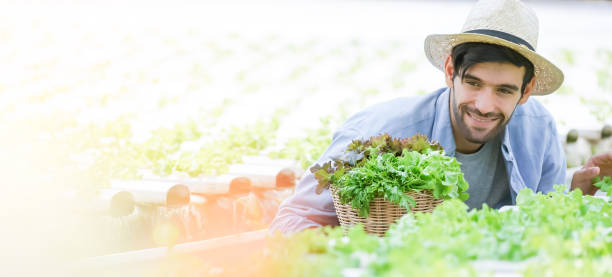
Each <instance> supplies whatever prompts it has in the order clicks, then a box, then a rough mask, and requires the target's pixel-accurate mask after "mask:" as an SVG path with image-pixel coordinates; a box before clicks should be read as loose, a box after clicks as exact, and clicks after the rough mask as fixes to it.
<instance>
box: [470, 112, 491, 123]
mask: <svg viewBox="0 0 612 277" xmlns="http://www.w3.org/2000/svg"><path fill="white" fill-rule="evenodd" d="M470 116H471V117H472V118H473V119H474V120H476V121H478V122H489V121H493V119H481V118H479V117H477V116H474V115H473V114H471V113H470Z"/></svg>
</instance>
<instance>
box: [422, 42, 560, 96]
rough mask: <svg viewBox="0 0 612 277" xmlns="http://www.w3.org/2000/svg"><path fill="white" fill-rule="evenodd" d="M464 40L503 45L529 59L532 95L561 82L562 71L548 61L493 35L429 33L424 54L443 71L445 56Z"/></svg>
mask: <svg viewBox="0 0 612 277" xmlns="http://www.w3.org/2000/svg"><path fill="white" fill-rule="evenodd" d="M466 42H482V43H490V44H497V45H501V46H505V47H508V48H510V49H512V50H514V51H516V52H518V53H519V54H521V55H523V56H524V57H525V58H527V59H528V60H529V61H531V63H533V66H534V74H535V77H536V81H535V85H534V88H533V91H532V95H546V94H550V93H553V92H554V91H556V90H557V89H558V88H559V87H560V86H561V84H562V83H563V72H561V70H560V69H559V68H558V67H557V66H555V65H554V64H552V63H551V62H550V61H548V60H547V59H545V58H544V57H542V56H540V55H539V54H538V53H536V52H534V51H531V50H530V49H529V48H527V46H524V45H519V44H516V43H513V42H510V41H507V40H504V39H501V38H498V37H494V36H489V35H483V34H473V33H461V34H439V35H429V36H427V38H426V39H425V55H426V56H427V59H429V62H431V64H433V65H434V66H435V67H437V68H438V69H440V70H442V71H444V62H445V61H446V57H448V55H450V53H451V50H452V49H453V47H455V46H456V45H459V44H461V43H466Z"/></svg>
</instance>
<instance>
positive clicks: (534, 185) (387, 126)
mask: <svg viewBox="0 0 612 277" xmlns="http://www.w3.org/2000/svg"><path fill="white" fill-rule="evenodd" d="M449 94H450V90H449V89H448V88H443V89H440V90H437V91H435V92H433V93H430V94H428V95H424V96H420V97H406V98H397V99H393V100H390V101H387V102H383V103H379V104H375V105H373V106H371V107H369V108H366V109H365V110H363V111H361V112H358V113H357V114H355V115H353V116H352V117H351V118H349V119H348V120H347V121H346V122H345V123H344V124H343V125H342V126H341V127H340V128H339V129H338V130H337V131H336V132H335V133H334V135H333V139H332V143H331V145H330V146H329V147H328V148H327V150H326V151H325V152H324V153H323V155H322V156H321V158H320V159H319V160H318V161H317V163H323V162H326V161H329V160H330V159H331V158H332V157H335V156H336V155H339V154H340V153H342V151H344V149H345V148H346V146H347V145H348V144H349V143H350V142H351V141H352V140H354V139H367V138H369V137H371V136H376V135H380V134H383V133H388V134H389V135H391V136H393V137H401V138H404V137H410V136H413V135H415V134H417V133H421V134H425V135H427V137H428V138H430V139H432V140H435V141H438V142H439V143H440V144H441V145H442V147H444V150H445V152H446V155H448V156H454V155H455V139H454V137H453V132H452V128H451V122H450V110H449ZM500 150H501V153H502V155H503V157H504V160H505V166H506V172H507V173H508V174H507V175H508V179H509V180H508V181H509V182H508V183H509V184H510V188H511V190H510V191H511V195H512V202H513V203H515V201H516V195H517V193H518V192H519V191H520V190H521V189H523V188H525V187H527V188H530V189H531V190H533V191H535V192H543V193H546V192H549V191H552V190H553V185H554V184H563V183H564V182H565V168H566V164H565V155H564V153H563V150H562V147H561V143H560V140H559V138H558V134H557V130H556V127H555V121H554V119H553V117H552V116H551V115H550V113H549V112H548V111H547V110H546V109H545V108H544V106H542V104H540V103H539V102H538V101H536V100H535V99H533V97H532V98H530V99H529V101H527V102H526V103H525V104H523V105H519V106H518V107H517V108H516V110H515V111H514V115H513V116H512V118H511V120H510V122H509V123H508V124H507V125H506V130H505V134H504V138H503V141H502V144H501V149H500ZM316 186H317V181H316V180H315V178H314V176H313V175H312V174H311V173H310V171H309V170H308V171H306V173H305V174H304V176H302V179H301V180H300V181H299V182H298V184H297V185H296V188H295V194H294V195H293V196H291V197H290V198H288V199H286V200H285V201H284V202H283V203H282V204H281V206H280V208H279V210H278V213H277V214H276V217H275V218H274V220H273V222H272V224H271V226H270V230H271V231H274V230H279V231H281V232H283V233H290V232H296V231H300V230H302V229H305V228H309V227H318V226H322V225H338V218H337V216H336V211H335V209H334V204H333V202H332V198H331V195H330V192H329V190H324V191H323V192H322V193H321V194H317V193H316V192H315V189H316Z"/></svg>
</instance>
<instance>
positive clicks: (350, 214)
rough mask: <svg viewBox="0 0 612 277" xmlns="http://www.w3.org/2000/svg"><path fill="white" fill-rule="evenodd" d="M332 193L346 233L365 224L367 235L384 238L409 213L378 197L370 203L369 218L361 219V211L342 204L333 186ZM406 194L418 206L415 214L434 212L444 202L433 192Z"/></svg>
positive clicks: (414, 208)
mask: <svg viewBox="0 0 612 277" xmlns="http://www.w3.org/2000/svg"><path fill="white" fill-rule="evenodd" d="M330 191H331V194H332V198H333V199H334V207H335V208H336V214H337V215H338V219H339V221H340V225H341V226H342V228H344V230H345V231H346V230H348V229H349V228H350V227H352V226H354V225H357V224H363V229H364V230H365V231H366V232H367V233H369V234H375V235H378V236H384V235H385V232H387V230H388V229H389V226H390V225H391V224H393V223H395V221H396V220H398V219H399V218H400V217H402V216H403V215H404V214H406V213H407V212H408V211H407V210H406V209H404V208H403V207H400V206H399V205H397V204H395V203H392V202H389V201H386V200H385V199H384V198H382V197H376V198H374V200H372V202H370V215H369V216H368V217H367V218H365V217H361V216H359V211H358V210H355V209H353V207H351V204H350V203H347V204H342V203H340V197H339V196H338V193H337V190H336V189H335V188H334V187H333V186H332V187H330ZM406 194H408V195H410V197H412V199H414V200H415V202H416V206H415V207H413V208H412V209H411V210H412V211H414V212H432V211H433V209H434V208H435V207H436V206H438V205H439V204H440V203H442V201H443V200H442V199H435V198H434V197H433V195H432V193H431V191H423V192H412V191H411V192H408V193H406Z"/></svg>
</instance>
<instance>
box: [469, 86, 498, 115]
mask: <svg viewBox="0 0 612 277" xmlns="http://www.w3.org/2000/svg"><path fill="white" fill-rule="evenodd" d="M494 97H495V95H494V92H493V91H492V90H491V89H488V88H487V89H483V90H481V91H480V92H479V93H478V95H477V96H476V100H475V103H474V106H475V107H476V109H478V111H480V112H481V113H482V114H487V113H490V112H493V111H495V105H494V103H495V101H494Z"/></svg>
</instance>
